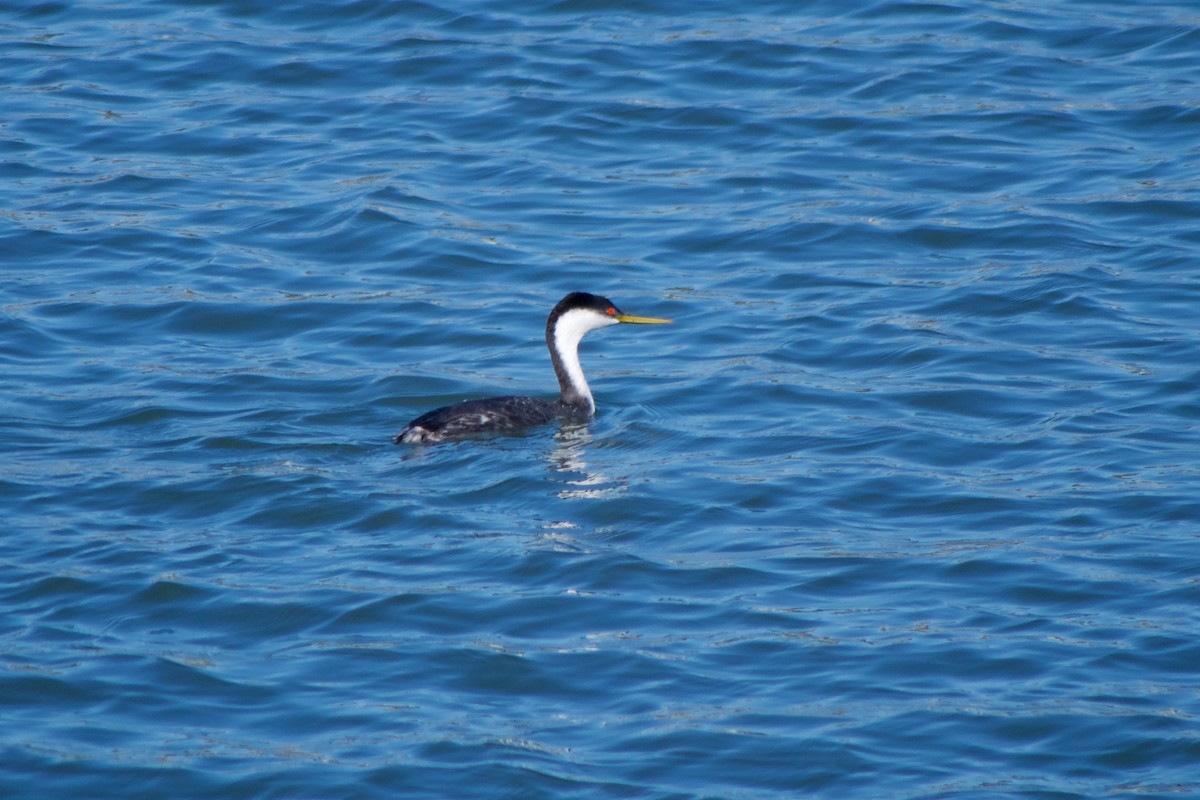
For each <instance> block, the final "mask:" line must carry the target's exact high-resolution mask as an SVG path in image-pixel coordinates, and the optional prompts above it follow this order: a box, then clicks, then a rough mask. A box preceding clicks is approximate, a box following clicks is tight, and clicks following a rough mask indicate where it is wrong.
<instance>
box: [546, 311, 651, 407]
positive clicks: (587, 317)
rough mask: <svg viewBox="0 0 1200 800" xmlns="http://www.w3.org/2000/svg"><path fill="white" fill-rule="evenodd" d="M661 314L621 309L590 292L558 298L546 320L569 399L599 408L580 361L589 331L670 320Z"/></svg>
mask: <svg viewBox="0 0 1200 800" xmlns="http://www.w3.org/2000/svg"><path fill="white" fill-rule="evenodd" d="M670 321H671V320H669V319H661V318H659V317H638V316H634V315H633V314H626V313H625V312H623V311H621V310H620V309H618V308H617V307H616V306H615V305H614V304H613V302H612V301H611V300H609V299H608V298H606V297H600V296H599V295H595V294H588V293H587V292H571V294H569V295H567V296H566V297H564V298H563V299H562V300H559V301H558V305H556V306H555V307H554V310H553V311H551V312H550V318H549V319H547V320H546V345H547V346H548V347H549V348H550V358H551V360H552V361H553V362H554V371H555V373H557V375H558V382H559V386H560V388H561V389H562V397H563V400H564V401H565V402H568V403H573V404H574V403H578V404H581V405H586V406H588V408H589V411H588V413H589V414H590V413H591V412H592V411H594V410H595V404H594V403H593V402H592V393H591V390H590V389H589V388H588V385H587V379H586V378H584V377H583V368H582V367H581V366H580V364H579V342H580V341H581V340H582V339H583V337H584V334H586V333H587V332H588V331H594V330H596V329H597V328H606V327H608V326H609V325H618V324H620V323H622V322H624V323H630V324H635V325H661V324H665V323H668V322H670Z"/></svg>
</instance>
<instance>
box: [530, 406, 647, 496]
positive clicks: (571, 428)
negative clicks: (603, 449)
mask: <svg viewBox="0 0 1200 800" xmlns="http://www.w3.org/2000/svg"><path fill="white" fill-rule="evenodd" d="M554 441H555V443H556V444H557V447H555V449H554V450H553V451H552V452H551V453H550V456H549V460H550V463H551V466H552V467H553V468H554V469H555V470H556V471H558V472H565V473H577V474H579V475H580V476H581V477H577V478H572V479H568V480H567V481H566V485H567V486H568V487H571V488H565V489H560V490H559V491H558V492H557V493H556V496H557V497H558V498H559V499H561V500H597V499H600V498H606V497H614V496H616V495H619V494H623V493H624V492H625V490H626V489H628V488H629V480H628V479H627V478H624V477H621V478H610V477H609V476H608V475H606V474H604V473H603V472H595V471H593V470H591V469H589V468H588V463H587V461H586V459H585V457H586V454H587V447H588V445H590V444H591V443H592V441H593V437H592V433H591V431H590V430H589V428H588V426H587V424H586V423H576V424H571V425H564V426H563V427H562V428H561V429H560V430H559V431H558V433H556V434H555V435H554Z"/></svg>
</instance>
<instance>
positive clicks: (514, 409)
mask: <svg viewBox="0 0 1200 800" xmlns="http://www.w3.org/2000/svg"><path fill="white" fill-rule="evenodd" d="M557 416H558V403H556V402H554V401H552V400H543V399H542V398H539V397H490V398H488V399H486V400H466V401H464V402H462V403H456V404H454V405H452V406H443V407H442V408H435V409H434V410H433V411H430V412H429V413H427V414H422V415H421V416H419V417H417V418H416V419H414V420H413V421H412V422H410V423H408V425H406V426H405V427H404V430H402V431H400V432H399V433H398V434H396V438H395V442H396V443H397V444H400V443H401V442H442V441H446V440H448V439H461V438H464V437H468V436H478V435H480V434H485V433H512V432H514V431H518V430H520V429H522V428H529V427H531V426H534V425H544V424H545V423H547V422H549V421H551V420H552V419H554V418H555V417H557Z"/></svg>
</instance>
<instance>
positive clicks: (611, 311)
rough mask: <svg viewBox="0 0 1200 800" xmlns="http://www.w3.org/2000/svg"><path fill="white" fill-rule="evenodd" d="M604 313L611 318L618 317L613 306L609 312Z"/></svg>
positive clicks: (609, 308)
mask: <svg viewBox="0 0 1200 800" xmlns="http://www.w3.org/2000/svg"><path fill="white" fill-rule="evenodd" d="M604 313H605V314H608V315H609V316H610V317H615V316H616V315H617V310H616V309H615V308H613V307H612V306H609V307H608V311H605V312H604Z"/></svg>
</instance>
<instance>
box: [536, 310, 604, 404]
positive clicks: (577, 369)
mask: <svg viewBox="0 0 1200 800" xmlns="http://www.w3.org/2000/svg"><path fill="white" fill-rule="evenodd" d="M616 324H617V320H615V319H613V318H611V317H603V316H601V315H599V314H597V313H596V312H595V311H592V310H590V309H584V308H576V309H572V310H570V311H568V312H567V313H565V314H563V315H562V316H561V317H559V318H558V321H557V322H556V323H555V325H554V338H553V341H552V342H551V343H550V346H551V348H552V350H553V351H554V356H556V357H555V358H554V360H555V362H556V363H555V367H558V368H559V369H557V370H556V372H558V380H559V386H560V388H561V389H562V393H563V399H564V400H566V401H568V402H575V403H577V402H582V403H584V404H586V405H587V407H588V413H589V414H593V413H595V411H596V403H595V401H594V400H592V390H591V388H589V387H588V382H587V378H585V377H584V376H583V366H582V365H581V364H580V363H579V343H580V341H582V340H583V337H584V334H586V333H587V332H588V331H592V330H595V329H596V328H604V327H607V326H609V325H616Z"/></svg>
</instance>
